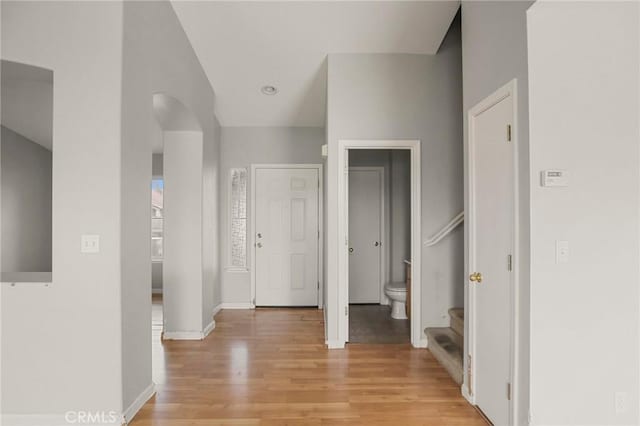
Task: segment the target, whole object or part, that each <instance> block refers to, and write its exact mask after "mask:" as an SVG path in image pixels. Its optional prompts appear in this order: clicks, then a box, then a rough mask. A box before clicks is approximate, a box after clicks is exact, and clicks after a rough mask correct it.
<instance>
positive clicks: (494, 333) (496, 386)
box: [469, 96, 514, 425]
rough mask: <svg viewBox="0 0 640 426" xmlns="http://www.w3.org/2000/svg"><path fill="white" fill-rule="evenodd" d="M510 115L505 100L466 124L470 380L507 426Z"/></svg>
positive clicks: (486, 408) (484, 406)
mask: <svg viewBox="0 0 640 426" xmlns="http://www.w3.org/2000/svg"><path fill="white" fill-rule="evenodd" d="M512 117H513V99H512V96H507V97H506V98H503V99H502V100H500V101H499V102H497V103H495V104H493V105H492V106H490V107H488V108H487V109H485V110H484V111H482V112H480V113H479V114H478V115H475V116H473V117H472V118H471V120H470V123H471V127H470V132H471V133H472V134H471V138H470V141H471V144H470V158H469V161H470V162H471V163H470V164H471V170H470V177H471V187H470V197H471V198H470V213H471V221H470V240H469V243H470V264H469V272H470V273H471V276H470V277H469V279H470V285H471V286H473V292H474V301H475V302H474V304H473V307H472V310H473V315H474V342H475V354H474V358H475V367H474V369H473V376H474V378H473V380H475V401H476V404H477V405H478V407H479V408H480V409H481V410H482V411H483V412H484V413H485V415H486V416H487V417H488V418H489V420H491V422H492V423H493V424H496V425H506V424H509V398H510V383H509V382H510V377H511V323H512V321H511V318H512V311H511V287H512V280H513V277H512V271H511V270H512V267H511V264H512V262H511V255H512V253H513V239H514V163H513V161H514V160H513V149H514V147H513V142H511V141H510V139H511V136H510V134H511V127H510V125H511V120H512ZM477 274H481V276H479V275H477ZM479 279H480V280H479Z"/></svg>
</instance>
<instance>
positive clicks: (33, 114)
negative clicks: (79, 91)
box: [0, 60, 53, 151]
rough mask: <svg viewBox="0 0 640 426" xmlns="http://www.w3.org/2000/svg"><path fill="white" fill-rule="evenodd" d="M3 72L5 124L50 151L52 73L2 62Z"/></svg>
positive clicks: (2, 121) (0, 70)
mask: <svg viewBox="0 0 640 426" xmlns="http://www.w3.org/2000/svg"><path fill="white" fill-rule="evenodd" d="M0 73H1V74H2V87H1V89H0V90H1V91H2V104H1V110H2V116H1V118H0V121H1V123H2V125H3V126H5V127H7V128H9V129H11V130H13V131H14V132H16V133H19V134H21V135H22V136H24V137H25V138H27V139H29V140H31V141H33V142H36V143H37V144H40V145H42V146H43V147H45V148H47V149H48V150H50V151H51V150H52V145H53V72H52V71H50V70H46V69H44V68H38V67H34V66H31V65H24V64H20V63H17V62H11V61H4V60H3V61H2V62H1V63H0Z"/></svg>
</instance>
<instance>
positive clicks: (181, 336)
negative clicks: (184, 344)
mask: <svg viewBox="0 0 640 426" xmlns="http://www.w3.org/2000/svg"><path fill="white" fill-rule="evenodd" d="M214 328H216V321H215V320H214V319H212V320H211V322H210V323H209V324H207V326H206V327H205V328H204V330H202V331H165V332H164V333H162V339H163V340H203V339H204V338H205V337H207V336H208V335H209V333H211V332H212V331H213V329H214Z"/></svg>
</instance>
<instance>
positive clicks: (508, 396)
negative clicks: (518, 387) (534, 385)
mask: <svg viewBox="0 0 640 426" xmlns="http://www.w3.org/2000/svg"><path fill="white" fill-rule="evenodd" d="M507 399H508V400H509V401H511V383H507Z"/></svg>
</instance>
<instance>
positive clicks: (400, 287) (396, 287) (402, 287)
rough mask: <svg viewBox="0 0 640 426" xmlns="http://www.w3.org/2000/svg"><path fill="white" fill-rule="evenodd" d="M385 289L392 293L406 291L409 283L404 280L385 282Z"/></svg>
mask: <svg viewBox="0 0 640 426" xmlns="http://www.w3.org/2000/svg"><path fill="white" fill-rule="evenodd" d="M384 288H385V290H387V291H389V292H392V293H406V292H407V285H406V284H405V283H404V282H403V281H395V282H390V283H387V284H385V286H384Z"/></svg>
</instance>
